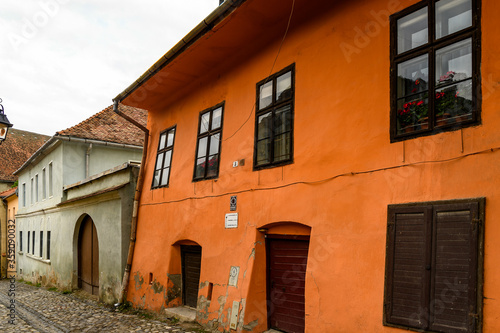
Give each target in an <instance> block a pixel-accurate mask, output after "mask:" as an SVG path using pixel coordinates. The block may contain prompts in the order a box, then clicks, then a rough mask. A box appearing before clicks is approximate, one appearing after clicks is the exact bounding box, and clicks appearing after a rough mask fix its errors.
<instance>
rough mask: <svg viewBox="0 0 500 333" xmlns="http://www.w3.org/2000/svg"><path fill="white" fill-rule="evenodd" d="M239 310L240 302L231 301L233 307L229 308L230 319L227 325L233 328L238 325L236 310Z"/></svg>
mask: <svg viewBox="0 0 500 333" xmlns="http://www.w3.org/2000/svg"><path fill="white" fill-rule="evenodd" d="M239 311H240V302H237V301H233V309H232V310H231V321H230V322H229V324H230V325H229V326H230V327H231V329H232V330H235V329H236V327H237V325H238V312H239Z"/></svg>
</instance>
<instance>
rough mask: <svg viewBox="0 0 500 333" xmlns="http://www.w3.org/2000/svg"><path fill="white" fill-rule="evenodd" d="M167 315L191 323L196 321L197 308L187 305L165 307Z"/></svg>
mask: <svg viewBox="0 0 500 333" xmlns="http://www.w3.org/2000/svg"><path fill="white" fill-rule="evenodd" d="M165 314H166V315H167V317H175V318H177V319H179V321H180V322H183V323H191V322H195V321H196V309H193V308H189V307H187V306H179V307H176V308H167V309H165Z"/></svg>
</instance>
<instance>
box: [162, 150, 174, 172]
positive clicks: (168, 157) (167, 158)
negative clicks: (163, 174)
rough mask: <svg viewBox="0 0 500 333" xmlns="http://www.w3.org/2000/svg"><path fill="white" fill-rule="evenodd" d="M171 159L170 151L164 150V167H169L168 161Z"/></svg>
mask: <svg viewBox="0 0 500 333" xmlns="http://www.w3.org/2000/svg"><path fill="white" fill-rule="evenodd" d="M171 160H172V151H171V150H169V151H166V152H165V165H164V166H163V167H164V168H168V167H170V161H171Z"/></svg>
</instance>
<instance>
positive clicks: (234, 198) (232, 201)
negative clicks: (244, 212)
mask: <svg viewBox="0 0 500 333" xmlns="http://www.w3.org/2000/svg"><path fill="white" fill-rule="evenodd" d="M237 203H238V197H237V196H235V195H232V196H231V199H230V200H229V210H230V211H232V212H234V211H235V210H236V204H237Z"/></svg>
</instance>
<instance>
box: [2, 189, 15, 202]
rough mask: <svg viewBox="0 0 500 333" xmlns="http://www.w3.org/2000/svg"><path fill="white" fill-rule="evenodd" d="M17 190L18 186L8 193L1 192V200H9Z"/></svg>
mask: <svg viewBox="0 0 500 333" xmlns="http://www.w3.org/2000/svg"><path fill="white" fill-rule="evenodd" d="M16 190H17V186H16V187H14V188H11V189H8V190H6V191H3V192H0V198H2V199H3V198H7V197H8V196H10V195H12V194H14V193H15V192H16Z"/></svg>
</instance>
